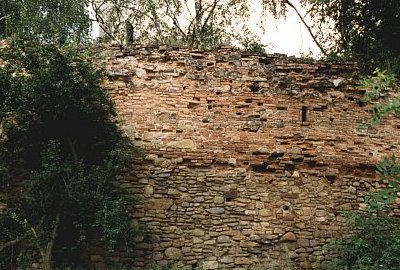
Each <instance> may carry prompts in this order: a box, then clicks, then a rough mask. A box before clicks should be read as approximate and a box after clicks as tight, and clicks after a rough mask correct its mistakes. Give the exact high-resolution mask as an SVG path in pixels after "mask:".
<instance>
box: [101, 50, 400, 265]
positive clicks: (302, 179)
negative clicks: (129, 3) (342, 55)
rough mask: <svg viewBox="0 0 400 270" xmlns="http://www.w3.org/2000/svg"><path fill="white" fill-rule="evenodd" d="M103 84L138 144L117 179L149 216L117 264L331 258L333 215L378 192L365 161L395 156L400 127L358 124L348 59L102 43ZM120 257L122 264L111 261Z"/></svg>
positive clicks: (134, 210)
mask: <svg viewBox="0 0 400 270" xmlns="http://www.w3.org/2000/svg"><path fill="white" fill-rule="evenodd" d="M97 58H98V59H97V62H98V63H99V64H100V65H101V66H103V67H105V68H106V70H107V75H108V79H106V80H105V81H104V86H105V87H106V88H107V89H108V90H109V91H110V94H111V96H112V99H113V100H114V101H115V103H116V108H117V111H118V115H119V118H120V120H121V125H122V128H123V129H124V131H125V132H126V133H127V134H128V136H129V137H130V138H131V139H132V141H134V142H135V144H136V145H137V146H138V147H139V148H140V149H141V155H140V156H138V157H136V158H135V164H134V165H133V170H132V171H131V173H129V174H128V175H126V176H125V177H123V178H122V179H121V183H120V184H121V187H123V188H124V189H125V190H126V191H128V192H129V193H130V194H134V195H136V196H137V198H139V202H138V204H137V205H134V206H132V207H131V208H130V211H131V215H132V217H133V219H134V220H135V221H136V222H139V223H141V224H145V225H146V227H147V229H148V232H149V240H148V241H143V242H139V243H138V245H137V247H136V251H135V256H134V258H125V259H124V260H125V261H126V262H127V263H130V264H132V265H135V266H137V267H139V268H140V267H143V266H144V265H148V264H150V263H154V262H156V263H166V262H180V263H181V264H183V265H186V266H191V265H197V264H204V265H205V266H206V267H207V268H208V269H248V268H250V267H251V266H255V265H261V266H265V267H266V269H272V268H273V266H279V265H283V264H284V261H285V260H286V259H284V258H285V257H289V258H290V260H291V261H292V262H293V263H294V264H296V265H298V266H300V267H301V268H304V269H309V268H315V267H316V266H317V265H318V264H320V262H322V261H324V260H331V259H332V256H334V255H333V254H329V253H327V252H325V251H324V250H323V246H324V245H325V244H326V243H327V242H328V241H329V240H330V239H332V238H334V237H336V236H338V235H340V234H341V232H342V231H343V228H344V218H343V217H342V216H341V213H342V212H343V211H345V210H350V209H363V208H364V207H365V204H364V201H363V198H364V196H365V194H366V193H367V192H368V191H369V190H370V188H371V187H379V184H378V181H377V177H376V175H375V167H374V166H375V164H376V163H377V162H378V161H379V160H380V159H381V158H382V157H383V156H385V155H389V154H390V153H392V152H396V151H398V145H399V139H400V135H399V132H398V128H399V125H398V124H396V121H395V119H394V118H389V119H388V120H386V121H385V124H384V125H380V126H379V127H378V128H373V129H369V130H360V129H359V128H358V127H359V122H360V121H361V120H362V119H365V118H367V117H368V108H369V107H368V106H367V107H361V106H360V105H359V102H358V101H359V100H360V99H361V98H362V97H363V94H364V91H363V90H362V89H358V88H357V87H355V81H356V79H355V78H354V76H355V75H354V74H355V70H356V66H355V64H354V63H331V62H318V61H314V60H307V59H296V58H291V57H286V56H284V55H251V54H245V53H241V52H238V51H235V50H232V49H228V48H225V49H224V48H222V49H219V50H214V51H210V52H200V51H194V50H189V49H182V48H181V49H178V48H175V49H173V48H166V47H163V46H160V47H153V48H145V47H143V46H132V47H130V48H121V47H118V46H116V47H107V48H99V54H98V56H97ZM121 260H122V259H121Z"/></svg>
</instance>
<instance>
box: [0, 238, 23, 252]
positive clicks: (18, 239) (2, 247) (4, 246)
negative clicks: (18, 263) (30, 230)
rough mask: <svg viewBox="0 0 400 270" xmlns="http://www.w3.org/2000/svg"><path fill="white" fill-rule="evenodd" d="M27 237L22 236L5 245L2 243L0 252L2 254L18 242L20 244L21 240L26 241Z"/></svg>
mask: <svg viewBox="0 0 400 270" xmlns="http://www.w3.org/2000/svg"><path fill="white" fill-rule="evenodd" d="M27 237H28V235H24V236H22V237H19V238H16V239H14V240H11V241H8V242H7V243H4V244H2V245H1V246H0V252H2V251H3V250H4V249H6V248H8V247H11V246H13V245H15V244H18V243H19V242H21V241H22V240H24V239H26V238H27Z"/></svg>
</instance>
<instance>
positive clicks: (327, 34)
mask: <svg viewBox="0 0 400 270" xmlns="http://www.w3.org/2000/svg"><path fill="white" fill-rule="evenodd" d="M303 3H305V4H306V6H308V7H309V9H310V10H309V11H310V14H311V15H312V17H313V18H314V22H315V24H314V29H315V31H317V36H318V37H319V40H321V42H323V43H324V44H325V46H327V47H330V50H331V51H336V52H340V53H344V54H347V55H351V56H353V57H355V58H356V59H357V60H359V63H360V64H361V65H362V67H364V70H365V71H367V72H370V71H372V70H373V68H375V67H380V68H381V69H388V70H390V71H391V72H398V71H399V67H400V65H399V62H400V61H399V59H400V49H399V46H398V45H397V43H398V40H399V35H400V34H399V33H400V16H399V14H400V2H399V1H397V0H379V1H378V0H368V1H349V0H339V1H336V0H307V1H303ZM332 23H333V24H334V26H335V30H336V31H331V29H332ZM327 25H329V31H327V30H328V29H327ZM397 74H398V73H397Z"/></svg>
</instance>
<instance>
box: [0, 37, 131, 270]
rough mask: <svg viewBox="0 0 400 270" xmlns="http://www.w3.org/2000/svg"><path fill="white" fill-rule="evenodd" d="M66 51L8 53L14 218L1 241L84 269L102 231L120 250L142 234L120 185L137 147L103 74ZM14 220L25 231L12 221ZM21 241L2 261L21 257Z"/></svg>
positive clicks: (1, 92)
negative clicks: (88, 249) (123, 127)
mask: <svg viewBox="0 0 400 270" xmlns="http://www.w3.org/2000/svg"><path fill="white" fill-rule="evenodd" d="M57 46H58V45H52V44H44V45H41V46H35V47H29V46H28V47H25V48H23V47H19V46H17V47H13V46H11V47H10V48H8V49H5V50H3V51H2V52H1V58H2V59H4V60H5V61H6V64H5V66H4V67H2V68H0V123H2V140H1V141H0V159H1V160H0V164H3V166H2V167H3V169H2V170H3V173H2V175H4V176H3V177H2V183H3V187H5V188H6V191H7V194H8V195H9V196H8V198H6V199H7V204H8V207H9V211H8V212H5V213H0V217H1V218H0V220H2V222H4V224H5V226H0V234H1V235H4V236H6V237H4V238H3V237H2V238H1V244H5V243H7V242H8V241H11V240H14V239H15V238H18V237H23V238H24V240H25V242H29V243H30V244H29V245H28V246H30V247H35V246H36V247H37V249H36V251H35V252H34V253H33V255H34V254H43V253H44V254H45V255H46V256H49V257H50V259H53V260H55V262H56V265H63V266H66V265H74V266H78V265H80V264H84V258H82V256H79V254H81V253H82V251H84V249H85V246H86V245H87V243H88V242H89V241H91V240H93V239H91V238H90V235H92V234H93V232H94V231H97V232H100V233H101V238H100V240H101V241H102V242H103V243H104V244H105V246H107V247H108V249H109V250H110V251H113V250H115V248H116V246H117V244H119V243H121V241H122V242H125V244H127V245H128V246H129V245H131V244H132V240H133V237H134V234H135V232H136V231H137V230H136V229H135V228H133V227H132V226H131V224H130V220H129V218H128V216H127V214H126V212H125V210H124V201H123V199H122V198H121V196H118V195H117V194H116V192H115V189H116V187H114V186H113V185H112V183H113V182H114V181H115V179H116V176H117V175H119V174H121V173H122V172H123V170H124V168H126V166H127V165H129V163H130V156H131V155H132V146H131V144H130V142H129V141H128V140H127V139H126V138H124V137H123V136H122V134H121V131H120V130H119V129H118V127H117V125H116V124H117V123H116V122H115V120H114V116H115V110H114V108H113V104H112V102H111V100H110V99H109V98H108V96H107V93H106V92H105V91H104V90H103V89H102V88H101V87H100V82H101V79H102V72H101V71H100V70H97V69H95V68H94V67H93V65H92V64H91V63H90V62H89V61H88V60H87V59H84V58H83V57H82V55H79V54H77V53H76V52H74V51H73V50H70V49H65V48H64V49H59V48H57ZM11 214H12V215H11ZM13 215H14V216H17V217H18V220H22V221H24V222H23V226H22V224H21V225H20V226H15V225H13V224H12V222H11V221H12V220H15V218H14V219H13ZM7 224H8V225H7ZM18 224H20V223H18ZM13 238H14V239H13ZM19 244H20V242H18V243H16V244H15V245H12V246H9V247H8V248H5V249H3V250H0V253H1V256H4V257H7V258H11V259H10V260H14V259H15V258H17V257H18V256H19V254H23V253H24V252H26V251H25V250H23V249H21V248H22V247H23V246H25V245H19ZM49 246H50V247H53V248H51V249H49V248H48V247H49ZM18 249H19V251H20V252H22V253H18V252H16V250H18ZM28 254H32V252H31V253H28ZM25 257H26V259H27V260H29V256H28V255H26V256H25ZM10 260H9V261H10ZM14 262H15V260H14ZM28 265H29V264H28Z"/></svg>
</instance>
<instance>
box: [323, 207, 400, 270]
mask: <svg viewBox="0 0 400 270" xmlns="http://www.w3.org/2000/svg"><path fill="white" fill-rule="evenodd" d="M347 221H348V228H349V229H350V230H351V231H352V232H353V234H352V235H351V237H350V238H342V239H339V240H337V241H336V242H335V244H333V245H332V247H334V248H335V249H337V250H338V252H339V254H340V259H339V263H338V265H340V266H341V268H337V269H349V270H365V269H371V270H375V269H385V270H396V269H400V257H399V256H398V254H400V227H399V225H400V223H399V222H400V220H399V219H398V218H394V217H389V216H387V215H385V214H377V213H364V214H360V213H351V214H349V215H347ZM335 263H337V262H335ZM328 269H336V268H333V267H332V268H328Z"/></svg>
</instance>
